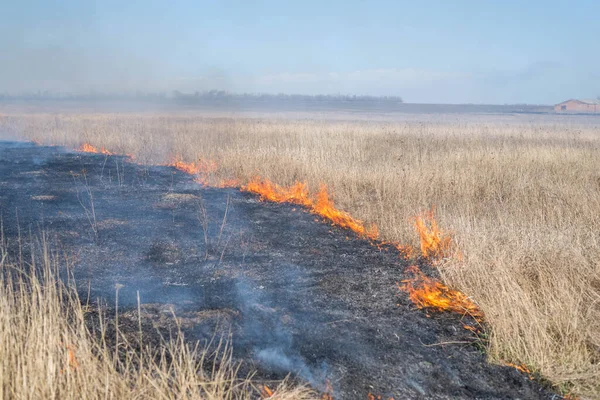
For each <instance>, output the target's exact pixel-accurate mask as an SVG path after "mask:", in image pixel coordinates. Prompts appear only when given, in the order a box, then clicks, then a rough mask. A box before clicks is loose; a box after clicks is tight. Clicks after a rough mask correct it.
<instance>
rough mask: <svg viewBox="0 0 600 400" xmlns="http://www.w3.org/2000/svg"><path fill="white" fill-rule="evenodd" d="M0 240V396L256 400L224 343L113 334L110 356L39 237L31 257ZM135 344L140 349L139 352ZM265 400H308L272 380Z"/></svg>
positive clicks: (301, 391) (304, 392)
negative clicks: (206, 345)
mask: <svg viewBox="0 0 600 400" xmlns="http://www.w3.org/2000/svg"><path fill="white" fill-rule="evenodd" d="M4 245H5V241H4V238H2V240H1V242H0V399H15V400H21V399H190V400H191V399H198V400H199V399H203V400H221V399H231V400H233V399H256V398H259V397H260V393H261V391H260V388H259V387H255V386H254V384H253V382H252V381H251V379H241V378H240V377H238V376H237V371H238V369H237V366H236V364H234V363H233V361H232V359H231V351H230V348H229V347H228V346H227V345H219V346H218V349H217V350H213V351H211V352H208V351H206V350H203V349H201V348H199V347H197V346H192V345H188V344H186V343H185V341H184V339H183V336H182V335H181V334H179V335H175V337H174V338H171V339H169V340H168V341H165V342H164V343H163V345H162V347H160V348H150V347H148V346H145V345H144V344H143V337H142V336H141V335H142V334H141V332H140V337H141V344H139V343H132V342H130V341H128V339H127V338H126V335H121V336H120V338H119V339H118V343H119V345H118V355H117V353H116V351H115V347H114V345H113V346H111V345H109V344H108V342H110V340H107V333H106V332H107V329H106V326H107V324H109V323H114V320H112V321H111V320H109V319H108V318H106V317H105V316H104V317H100V318H101V320H102V321H104V324H103V325H102V328H101V330H100V332H95V333H92V332H91V331H90V330H89V327H88V325H86V317H85V314H86V312H87V310H86V309H85V308H84V307H82V303H81V301H80V299H79V298H78V297H77V292H76V290H75V289H74V288H73V287H69V286H67V285H65V284H63V283H62V282H61V281H60V279H59V278H58V271H59V268H62V267H61V266H59V263H58V261H57V260H58V258H57V257H56V256H55V255H51V254H50V251H49V250H48V247H47V245H46V242H45V241H44V242H43V244H42V245H41V248H42V250H41V252H40V253H41V254H40V256H39V259H38V260H36V259H35V258H32V260H30V261H29V262H28V263H25V262H24V261H23V259H18V258H17V259H16V260H15V259H11V257H10V256H9V254H8V252H7V250H6V247H5V246H4ZM139 348H141V349H142V351H140V350H139ZM274 388H275V389H274V390H273V391H274V396H273V397H271V398H273V399H281V400H296V399H307V400H308V399H315V398H317V395H316V394H315V393H314V392H312V391H311V390H309V389H307V388H306V387H302V386H295V387H292V386H290V385H289V383H287V382H285V381H284V382H281V383H279V384H278V383H276V384H275V385H274Z"/></svg>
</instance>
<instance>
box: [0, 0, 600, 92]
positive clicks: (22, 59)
mask: <svg viewBox="0 0 600 400" xmlns="http://www.w3.org/2000/svg"><path fill="white" fill-rule="evenodd" d="M3 3H9V4H3V5H0V92H19V91H30V90H38V89H39V90H54V91H57V90H62V91H71V92H86V91H89V90H99V91H113V92H114V91H133V90H146V91H157V90H160V91H167V92H170V91H172V90H180V91H196V90H199V91H202V90H209V89H224V90H229V91H233V92H269V93H279V92H285V93H305V94H317V93H343V94H371V95H396V96H401V97H403V98H404V99H405V101H407V102H428V103H493V104H503V103H538V104H540V103H543V104H551V103H556V102H559V101H562V100H565V99H568V98H595V97H596V96H597V95H600V23H599V22H598V20H599V19H600V1H597V0H596V1H591V0H590V1H583V0H580V1H576V0H575V1H570V2H566V1H564V0H563V1H536V0H529V1H514V0H504V1H492V0H488V1H486V0H479V1H475V0H474V1H460V0H456V1H433V0H431V1H427V2H414V1H410V2H409V1H350V0H346V1H310V0H305V1H301V2H300V1H298V2H291V1H283V0H280V1H252V0H246V1H217V0H214V1H191V0H190V1H171V2H167V1H152V0H146V1H129V2H127V1H113V0H106V1H98V2H92V1H85V0H62V1H60V0H45V1H42V0H40V1H33V0H19V1H17V0H14V1H12V2H9V1H8V0H6V1H4V2H3ZM425 4H426V6H425Z"/></svg>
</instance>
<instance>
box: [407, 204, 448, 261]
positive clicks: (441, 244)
mask: <svg viewBox="0 0 600 400" xmlns="http://www.w3.org/2000/svg"><path fill="white" fill-rule="evenodd" d="M415 228H416V230H417V233H418V234H419V242H420V245H421V254H422V255H423V257H425V258H430V259H442V258H445V257H448V256H449V255H450V251H451V249H452V237H451V236H450V235H448V234H447V233H444V232H442V231H441V230H440V229H439V227H438V225H437V222H436V221H435V218H434V214H433V210H431V211H427V212H424V213H422V214H421V215H419V216H417V217H416V218H415Z"/></svg>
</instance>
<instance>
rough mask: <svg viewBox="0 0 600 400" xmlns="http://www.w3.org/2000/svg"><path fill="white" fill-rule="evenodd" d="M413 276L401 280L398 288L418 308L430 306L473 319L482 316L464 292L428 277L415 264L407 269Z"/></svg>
mask: <svg viewBox="0 0 600 400" xmlns="http://www.w3.org/2000/svg"><path fill="white" fill-rule="evenodd" d="M407 271H408V272H410V273H411V274H412V275H413V277H412V278H411V279H406V280H403V281H402V285H398V288H399V289H400V290H402V291H405V292H407V293H408V296H409V298H410V299H411V300H412V302H413V303H414V304H415V305H416V306H417V307H418V308H432V309H434V310H437V311H452V312H456V313H459V314H468V315H470V316H472V317H473V318H475V319H481V318H483V313H482V312H481V310H480V309H479V307H477V305H476V304H475V303H473V301H472V300H471V299H470V298H469V297H467V296H466V295H465V294H463V293H461V292H459V291H457V290H453V289H450V288H449V287H448V286H446V285H444V284H443V283H441V282H440V281H437V280H435V279H432V278H429V277H428V276H426V275H425V274H423V272H421V270H420V269H419V268H418V267H417V266H416V265H413V266H410V267H408V269H407Z"/></svg>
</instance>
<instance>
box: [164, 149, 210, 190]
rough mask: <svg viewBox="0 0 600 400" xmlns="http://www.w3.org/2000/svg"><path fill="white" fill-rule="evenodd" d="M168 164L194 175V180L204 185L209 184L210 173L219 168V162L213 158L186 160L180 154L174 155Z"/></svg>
mask: <svg viewBox="0 0 600 400" xmlns="http://www.w3.org/2000/svg"><path fill="white" fill-rule="evenodd" d="M167 165H168V166H169V167H175V168H177V169H178V170H180V171H183V172H185V173H188V174H190V175H194V181H195V182H197V183H200V184H202V185H207V184H208V177H209V175H210V174H212V173H213V172H215V171H216V170H217V163H216V162H214V161H212V160H202V159H199V160H198V161H196V162H185V161H183V160H182V159H181V156H179V155H177V156H175V157H173V158H172V159H171V161H169V163H168V164H167Z"/></svg>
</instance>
